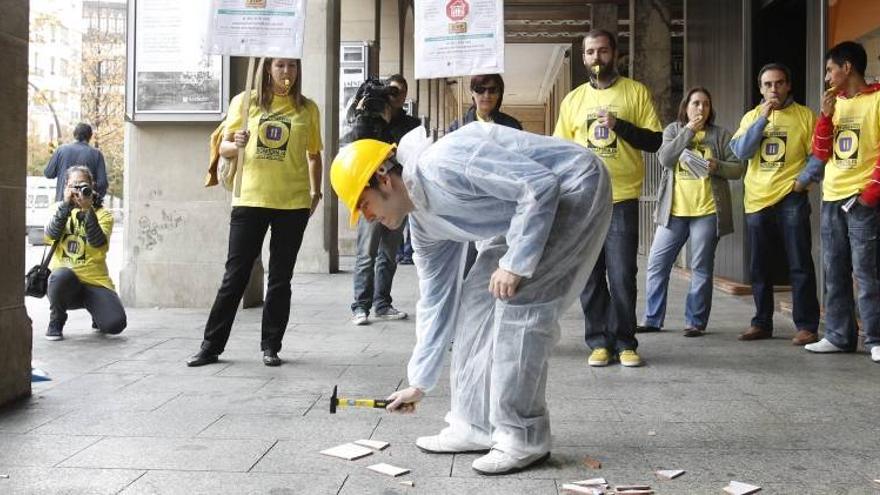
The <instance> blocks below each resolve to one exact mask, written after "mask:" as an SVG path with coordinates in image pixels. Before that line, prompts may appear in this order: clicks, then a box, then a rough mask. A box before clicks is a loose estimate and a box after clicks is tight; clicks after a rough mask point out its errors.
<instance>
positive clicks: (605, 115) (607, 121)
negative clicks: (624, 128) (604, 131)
mask: <svg viewBox="0 0 880 495" xmlns="http://www.w3.org/2000/svg"><path fill="white" fill-rule="evenodd" d="M596 120H597V122H598V123H599V125H601V126H605V127H607V128H609V129H611V130H612V131H613V130H614V126H615V125H617V118H615V117H614V114H613V113H610V112H608V111H606V110H601V111H600V112H599V118H598V119H596Z"/></svg>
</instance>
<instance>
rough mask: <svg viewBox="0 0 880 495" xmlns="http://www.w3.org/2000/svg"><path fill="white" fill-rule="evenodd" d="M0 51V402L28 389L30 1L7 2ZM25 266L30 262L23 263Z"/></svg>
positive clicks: (1, 19) (22, 394) (1, 23)
mask: <svg viewBox="0 0 880 495" xmlns="http://www.w3.org/2000/svg"><path fill="white" fill-rule="evenodd" d="M4 7H5V8H4V9H3V10H4V14H3V16H0V50H2V51H3V55H4V66H5V70H4V73H5V74H6V75H5V76H4V80H3V84H2V85H0V105H2V107H3V109H4V113H5V118H3V119H2V120H0V136H3V146H0V211H3V215H0V233H2V235H0V252H2V253H3V254H4V256H2V257H0V406H2V405H3V404H6V403H8V402H11V401H13V400H15V399H18V398H20V397H26V396H29V395H30V394H31V340H32V329H31V320H30V318H28V315H27V310H26V309H25V306H24V285H23V281H22V279H23V278H24V273H25V269H26V267H25V266H24V259H25V255H24V239H25V235H24V225H25V219H24V214H25V197H26V186H25V174H26V172H25V164H26V162H27V159H26V157H27V101H28V93H27V77H28V14H29V12H28V1H27V0H9V1H8V2H5V5H4ZM27 268H29V267H27Z"/></svg>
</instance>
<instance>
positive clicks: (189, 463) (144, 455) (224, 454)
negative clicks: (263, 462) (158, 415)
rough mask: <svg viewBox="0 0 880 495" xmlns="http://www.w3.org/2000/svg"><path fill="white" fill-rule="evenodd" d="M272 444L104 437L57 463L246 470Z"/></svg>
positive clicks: (223, 440) (215, 440)
mask: <svg viewBox="0 0 880 495" xmlns="http://www.w3.org/2000/svg"><path fill="white" fill-rule="evenodd" d="M271 447H272V442H269V441H262V440H239V439H209V438H147V437H115V438H103V439H101V440H100V441H98V442H96V443H94V444H93V445H91V446H89V447H88V448H86V449H84V450H82V451H81V452H79V453H77V454H76V455H74V456H72V457H70V458H69V459H67V460H66V461H64V462H63V463H61V464H60V466H61V467H90V468H93V467H104V468H117V469H173V470H180V471H236V472H246V471H247V470H248V469H250V468H251V466H253V465H254V463H256V462H257V461H258V460H259V459H260V457H261V456H262V455H263V454H265V453H266V451H268V450H269V449H270V448H271Z"/></svg>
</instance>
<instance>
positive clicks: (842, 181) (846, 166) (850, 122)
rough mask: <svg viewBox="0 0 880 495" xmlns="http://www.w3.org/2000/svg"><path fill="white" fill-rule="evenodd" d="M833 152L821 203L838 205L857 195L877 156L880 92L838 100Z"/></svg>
mask: <svg viewBox="0 0 880 495" xmlns="http://www.w3.org/2000/svg"><path fill="white" fill-rule="evenodd" d="M832 120H833V121H834V150H833V153H832V156H831V159H830V160H829V162H828V165H827V166H826V167H825V182H824V183H823V185H822V199H823V200H824V201H837V200H839V199H844V198H848V197H850V196H853V195H855V194H858V193H860V192H861V191H862V190H863V189H864V188H865V185H867V184H868V180H869V179H870V177H871V172H872V171H873V170H874V165H875V164H876V163H877V158H878V156H880V91H874V92H873V93H868V94H865V95H856V96H855V97H853V98H841V97H839V96H838V97H837V103H836V104H835V107H834V117H832Z"/></svg>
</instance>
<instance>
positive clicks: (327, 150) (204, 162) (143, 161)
mask: <svg viewBox="0 0 880 495" xmlns="http://www.w3.org/2000/svg"><path fill="white" fill-rule="evenodd" d="M307 12H308V14H307V16H308V18H307V20H306V25H307V26H308V29H307V30H306V37H305V47H304V56H303V94H304V95H306V96H308V97H309V98H311V99H312V100H314V101H315V102H316V103H317V105H318V108H319V109H320V110H321V124H322V130H321V134H322V137H323V139H324V155H323V158H324V168H325V174H324V188H323V189H324V195H325V201H323V202H322V203H321V205H320V206H319V210H318V211H316V212H315V214H314V215H313V216H312V218H311V220H310V221H309V227H308V229H307V230H306V234H305V239H304V241H303V246H302V248H301V249H300V253H299V256H298V259H297V265H296V269H297V271H298V272H324V273H326V272H329V271H332V270H335V269H336V260H335V255H334V253H335V251H336V230H335V228H328V229H325V226H327V225H329V226H332V225H334V224H335V221H336V211H337V206H336V202H335V201H334V200H333V199H332V197H331V194H330V187H329V177H328V176H327V174H326V170H327V169H328V167H329V163H330V160H331V159H332V157H333V155H334V153H335V143H336V141H337V131H336V127H337V120H336V115H337V111H336V108H337V100H338V95H337V89H336V88H337V86H338V72H337V71H336V69H335V67H336V66H337V65H338V58H339V2H338V1H335V0H327V1H320V0H310V1H309V4H308V10H307ZM25 64H26V60H25ZM241 67H242V61H241V60H236V61H234V63H233V74H232V79H233V82H234V83H233V84H231V87H232V92H233V94H234V93H236V92H237V91H240V90H241V89H243V88H242V84H241V81H242V80H243V77H241V73H242V71H241ZM244 67H246V65H244ZM215 126H216V124H195V123H185V124H181V123H151V124H144V125H135V124H131V123H128V124H126V153H125V155H126V175H125V205H124V206H125V208H126V212H127V214H126V217H125V224H124V229H125V241H124V248H123V249H124V262H123V268H122V271H121V273H120V281H119V288H120V293H121V295H122V299H123V302H124V303H125V304H126V305H127V306H133V307H151V306H161V307H200V308H203V307H208V306H210V305H211V303H212V302H213V300H214V296H215V294H216V291H217V288H218V287H219V285H220V280H221V278H222V276H223V269H224V263H225V260H226V250H227V243H228V235H229V212H230V206H229V205H230V201H231V193H228V192H226V191H225V190H223V189H222V188H221V187H219V186H218V187H212V188H207V189H206V188H204V187H203V186H202V184H203V180H204V176H205V172H206V170H207V166H208V151H209V149H208V139H209V136H210V134H211V131H212V130H213V129H214V127H215ZM22 167H23V165H22ZM21 204H22V205H23V204H24V202H23V200H22V202H21ZM21 223H22V225H23V222H21ZM265 245H268V242H266V244H265Z"/></svg>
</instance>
